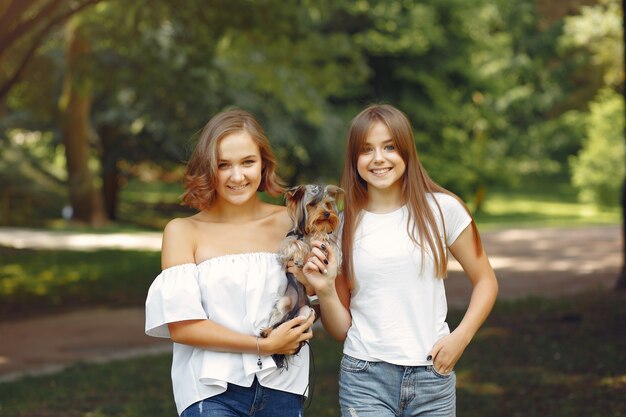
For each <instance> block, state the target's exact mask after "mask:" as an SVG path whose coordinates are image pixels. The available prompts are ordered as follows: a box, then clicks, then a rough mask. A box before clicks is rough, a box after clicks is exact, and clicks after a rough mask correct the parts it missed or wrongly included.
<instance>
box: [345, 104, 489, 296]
mask: <svg viewBox="0 0 626 417" xmlns="http://www.w3.org/2000/svg"><path fill="white" fill-rule="evenodd" d="M377 122H380V123H382V124H384V125H385V126H386V127H387V129H389V133H390V134H391V139H392V140H393V144H394V146H395V147H396V149H397V150H398V153H399V154H400V156H401V157H402V160H403V161H404V163H405V164H406V169H405V171H404V174H403V176H402V179H401V181H402V195H403V196H404V199H405V203H406V204H407V206H408V212H409V219H408V222H407V232H408V233H409V236H410V237H411V240H413V242H415V244H416V245H418V246H420V247H421V248H422V258H423V257H424V256H425V247H428V248H430V250H431V252H432V256H433V261H434V264H435V275H436V276H437V277H438V278H444V277H446V276H447V269H448V268H447V264H448V251H447V247H446V246H444V242H442V241H441V239H439V238H437V237H438V236H439V232H440V230H439V227H438V225H437V221H436V216H435V213H433V211H432V209H431V206H430V204H428V199H427V196H428V194H432V193H444V194H448V195H450V196H452V197H454V198H456V199H457V200H458V201H459V202H460V203H461V204H463V206H464V207H465V209H466V210H468V208H467V206H466V205H465V203H464V202H463V201H462V200H461V199H460V198H459V197H457V196H456V195H455V194H453V193H451V192H450V191H448V190H446V189H445V188H443V187H442V186H440V185H439V184H437V183H435V182H434V181H433V180H432V179H430V177H429V176H428V173H427V172H426V170H425V169H424V167H423V166H422V163H421V162H420V160H419V157H418V155H417V150H416V149H415V141H414V138H413V128H412V126H411V123H410V122H409V119H408V118H407V117H406V115H405V114H404V113H403V112H402V111H400V110H398V109H396V108H395V107H393V106H391V105H388V104H375V105H371V106H369V107H367V108H366V109H365V110H363V111H362V112H361V113H359V114H358V115H356V116H355V118H354V119H352V124H351V126H350V131H349V133H348V143H347V145H346V157H345V160H344V166H343V173H342V177H341V185H342V188H343V189H344V190H345V196H344V223H343V232H342V240H341V249H342V252H343V265H342V270H343V271H342V272H343V274H344V276H345V277H347V278H348V282H350V283H351V284H354V268H353V265H352V252H353V241H354V233H355V230H356V227H357V225H358V223H359V220H360V213H361V210H363V209H364V208H365V206H366V204H367V182H366V181H365V180H364V179H363V178H361V176H360V175H359V173H358V171H357V160H358V158H359V155H360V154H361V153H362V149H363V145H364V144H365V140H366V139H367V136H368V134H369V132H370V130H371V128H372V126H373V125H374V124H375V123H377ZM433 201H434V202H435V204H436V205H437V209H438V210H439V215H440V216H441V218H442V220H443V215H442V213H441V207H439V203H438V202H437V200H436V199H434V200H433ZM468 213H469V210H468ZM411 221H412V223H413V228H412V229H411V228H410V227H411ZM442 224H443V228H444V230H443V231H442V232H443V235H444V236H445V224H444V223H442ZM472 229H473V232H474V240H475V242H476V247H477V253H478V254H480V253H482V245H481V243H480V236H479V234H478V230H477V228H476V223H475V222H474V220H472ZM431 231H432V232H431Z"/></svg>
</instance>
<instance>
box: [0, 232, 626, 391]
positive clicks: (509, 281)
mask: <svg viewBox="0 0 626 417" xmlns="http://www.w3.org/2000/svg"><path fill="white" fill-rule="evenodd" d="M483 244H484V246H485V249H486V251H487V254H488V255H489V258H490V260H491V263H492V265H493V266H494V268H495V269H496V273H497V275H498V280H499V283H500V293H499V298H500V299H515V298H522V297H527V296H547V297H552V296H559V295H567V294H574V293H580V292H583V291H588V290H590V289H601V288H611V287H612V286H613V285H615V280H616V277H617V273H618V272H619V270H620V268H621V265H622V264H621V262H622V260H621V247H622V246H621V245H622V237H621V227H620V226H602V227H591V228H576V229H509V230H504V231H498V232H487V233H483ZM0 245H5V246H14V247H31V248H56V249H58V248H61V247H67V248H72V249H75V250H97V249H99V248H103V247H120V248H133V249H149V250H159V248H160V234H158V233H146V234H140V235H136V234H133V235H124V234H115V235H113V236H112V235H98V234H89V235H85V234H80V235H76V234H72V233H62V232H56V233H42V232H38V231H34V230H23V229H8V228H0ZM450 271H451V273H450V277H449V278H448V281H447V283H446V288H447V292H448V301H449V304H450V306H451V307H452V308H462V307H464V306H466V305H467V302H468V300H469V294H470V291H471V287H470V285H469V283H468V281H467V279H465V278H464V276H463V273H462V271H461V269H460V267H459V265H458V264H456V262H452V263H451V265H450ZM143 323H144V312H143V308H142V307H141V306H139V307H137V308H128V309H115V310H108V309H98V310H85V311H78V312H73V313H67V314H59V315H48V316H45V317H41V318H33V319H27V320H19V321H18V320H16V321H12V322H5V323H0V382H1V381H10V380H15V379H17V378H20V377H21V376H23V375H27V374H42V373H50V372H56V371H58V370H60V369H63V368H64V367H66V366H68V365H70V364H72V363H75V362H81V361H82V362H102V361H108V360H114V359H121V358H127V357H133V356H138V355H146V354H153V353H158V352H165V351H170V350H171V344H170V343H169V342H168V341H167V340H163V339H155V338H151V337H148V336H145V335H144V333H143Z"/></svg>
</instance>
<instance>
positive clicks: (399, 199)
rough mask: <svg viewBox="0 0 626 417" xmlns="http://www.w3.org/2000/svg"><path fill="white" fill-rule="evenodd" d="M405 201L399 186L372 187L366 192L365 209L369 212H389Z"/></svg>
mask: <svg viewBox="0 0 626 417" xmlns="http://www.w3.org/2000/svg"><path fill="white" fill-rule="evenodd" d="M405 203H406V199H405V198H404V196H403V195H402V190H401V188H393V189H384V190H379V189H375V188H372V189H370V190H368V192H367V204H366V206H365V209H366V210H367V211H369V212H371V213H390V212H392V211H394V210H397V209H399V208H400V207H402V206H403V205H404V204H405Z"/></svg>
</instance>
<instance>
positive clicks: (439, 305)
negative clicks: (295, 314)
mask: <svg viewBox="0 0 626 417" xmlns="http://www.w3.org/2000/svg"><path fill="white" fill-rule="evenodd" d="M433 196H434V197H435V198H436V199H437V201H438V202H439V205H440V207H441V210H442V213H443V217H444V219H445V226H446V227H445V232H446V236H445V237H444V236H443V235H442V236H440V238H441V239H445V240H444V242H445V245H444V246H450V245H452V244H453V243H454V241H455V240H456V238H457V237H458V236H459V234H461V232H462V231H463V230H465V228H466V227H467V226H468V225H469V224H470V223H471V220H472V219H471V217H470V215H469V214H468V213H467V211H466V210H465V208H464V207H463V206H462V205H461V204H460V203H459V202H458V201H457V200H456V199H455V198H453V197H451V196H449V195H447V194H442V193H436V194H433ZM429 203H430V205H431V207H432V210H433V213H434V215H435V217H436V219H437V223H438V225H439V230H440V234H442V233H443V227H441V216H440V215H439V210H438V209H437V206H436V204H435V202H434V200H433V198H432V196H431V197H430V200H429ZM407 219H408V209H407V207H406V206H403V207H401V208H399V209H397V210H395V211H393V212H390V213H385V214H375V213H370V212H367V211H363V212H362V213H361V220H360V222H359V224H358V226H357V228H356V231H355V237H354V246H353V258H352V262H353V270H354V276H355V286H354V288H353V289H352V294H351V300H350V313H351V314H352V325H351V327H350V329H349V330H348V335H347V338H346V341H345V343H344V349H343V351H344V353H345V354H347V355H350V356H352V357H355V358H357V359H361V360H366V361H374V362H376V361H384V362H388V363H393V364H396V365H401V366H422V365H430V364H432V361H428V360H426V357H427V356H428V352H429V351H430V349H431V348H432V347H433V345H434V344H435V343H436V342H437V340H439V339H440V338H441V337H443V336H445V335H447V334H449V333H450V329H449V328H448V324H447V323H446V314H447V312H448V307H447V302H446V294H445V288H444V280H443V279H441V278H437V277H436V276H435V270H434V263H433V259H432V256H431V255H430V251H427V252H426V254H425V255H424V257H423V258H422V254H421V249H420V247H418V246H417V245H415V243H414V242H413V241H412V240H411V238H410V237H409V235H408V233H407ZM422 259H423V264H422Z"/></svg>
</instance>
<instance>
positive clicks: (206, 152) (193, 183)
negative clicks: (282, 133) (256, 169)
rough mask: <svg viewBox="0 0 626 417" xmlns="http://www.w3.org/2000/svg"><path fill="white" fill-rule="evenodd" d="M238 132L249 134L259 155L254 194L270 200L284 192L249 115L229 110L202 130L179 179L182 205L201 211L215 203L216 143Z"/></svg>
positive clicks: (263, 140) (266, 145)
mask: <svg viewBox="0 0 626 417" xmlns="http://www.w3.org/2000/svg"><path fill="white" fill-rule="evenodd" d="M241 131H246V132H247V133H248V134H250V136H251V137H252V140H253V141H254V143H256V145H257V146H258V147H259V151H260V153H261V161H262V171H261V184H260V185H259V188H258V191H265V192H266V193H267V194H269V195H271V196H272V197H276V196H278V195H280V194H281V193H282V192H283V191H284V188H283V186H282V180H281V179H280V178H279V177H278V175H276V172H275V171H276V158H275V157H274V154H273V153H272V149H271V147H270V143H269V140H268V139H267V136H266V135H265V132H264V131H263V128H262V127H261V126H260V125H259V123H258V122H257V121H256V119H255V118H254V116H253V115H252V114H250V113H248V112H246V111H244V110H240V109H232V110H227V111H224V112H221V113H218V114H216V115H215V116H213V117H212V118H211V120H209V122H208V123H207V124H206V125H205V126H204V128H203V129H202V132H201V133H200V138H199V139H198V143H197V144H196V147H195V149H194V151H193V154H192V156H191V159H190V160H189V162H188V163H187V169H186V171H185V176H184V178H183V182H184V186H185V192H184V193H183V195H182V197H181V198H182V204H183V205H187V206H190V207H193V208H196V209H198V210H204V209H208V208H210V207H211V206H212V205H213V204H214V203H215V200H216V198H217V195H216V191H215V187H216V182H217V160H218V158H219V155H218V153H219V152H218V151H219V148H218V146H219V143H220V141H221V140H222V139H223V138H225V137H226V136H228V135H231V134H233V133H239V132H241Z"/></svg>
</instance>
